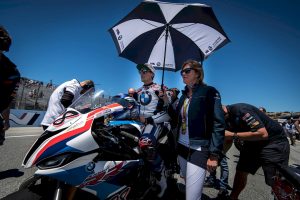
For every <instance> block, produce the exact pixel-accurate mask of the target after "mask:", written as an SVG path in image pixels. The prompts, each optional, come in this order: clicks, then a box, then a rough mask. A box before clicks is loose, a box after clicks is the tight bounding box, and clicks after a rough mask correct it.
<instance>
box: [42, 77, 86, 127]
mask: <svg viewBox="0 0 300 200" xmlns="http://www.w3.org/2000/svg"><path fill="white" fill-rule="evenodd" d="M64 90H66V91H69V92H71V93H72V94H73V95H74V98H73V101H72V102H74V101H75V100H76V99H78V97H79V96H80V92H81V90H82V87H81V86H80V83H79V81H77V80H76V79H73V80H71V81H67V82H65V83H63V84H61V85H60V86H58V87H57V88H56V89H55V90H54V91H53V93H52V94H51V96H50V99H49V102H48V108H47V111H46V114H45V116H44V119H43V121H42V123H41V125H44V126H49V125H50V124H52V122H53V121H54V120H55V119H56V118H57V117H58V116H59V115H60V114H62V113H63V112H64V110H65V107H64V106H63V105H62V104H61V103H60V100H61V98H62V96H63V94H64Z"/></svg>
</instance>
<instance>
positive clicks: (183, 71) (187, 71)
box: [180, 68, 194, 75]
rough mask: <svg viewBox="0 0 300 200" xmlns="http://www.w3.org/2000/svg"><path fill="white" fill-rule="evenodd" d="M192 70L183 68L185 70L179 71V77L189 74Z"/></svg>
mask: <svg viewBox="0 0 300 200" xmlns="http://www.w3.org/2000/svg"><path fill="white" fill-rule="evenodd" d="M192 70H194V69H193V68H185V69H183V70H181V71H180V74H181V75H183V73H185V74H189V73H190V72H191V71H192Z"/></svg>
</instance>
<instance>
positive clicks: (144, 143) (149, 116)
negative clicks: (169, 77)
mask: <svg viewBox="0 0 300 200" xmlns="http://www.w3.org/2000/svg"><path fill="white" fill-rule="evenodd" d="M160 90H161V86H160V85H158V84H156V83H150V84H148V85H143V86H142V87H141V88H139V89H138V90H137V94H138V102H139V103H140V116H141V117H144V118H145V124H146V127H145V129H144V131H143V134H142V137H141V139H140V141H139V145H140V147H141V149H144V148H145V147H148V146H156V141H157V138H158V137H159V136H160V134H161V129H162V127H161V126H158V124H161V123H162V122H163V121H164V120H166V121H168V120H169V118H168V116H167V115H165V114H163V113H161V112H162V111H163V107H164V101H163V99H162V98H160V97H159V91H160ZM164 90H166V87H164Z"/></svg>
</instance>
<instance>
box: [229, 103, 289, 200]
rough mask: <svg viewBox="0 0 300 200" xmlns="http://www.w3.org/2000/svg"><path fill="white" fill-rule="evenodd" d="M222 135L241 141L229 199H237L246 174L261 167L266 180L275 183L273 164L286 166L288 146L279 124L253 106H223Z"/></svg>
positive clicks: (274, 165)
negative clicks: (224, 126)
mask: <svg viewBox="0 0 300 200" xmlns="http://www.w3.org/2000/svg"><path fill="white" fill-rule="evenodd" d="M223 111H224V116H225V121H226V126H227V127H226V131H225V137H227V138H233V139H236V138H238V139H240V140H242V141H244V143H243V146H242V148H241V150H240V158H239V161H238V164H237V167H236V173H235V177H234V182H233V188H232V192H231V194H230V199H238V197H239V194H240V193H241V192H242V191H243V189H244V188H245V186H246V184H247V176H248V174H249V173H251V174H255V173H256V171H257V170H258V168H259V167H262V169H263V171H264V175H265V182H266V184H267V185H269V186H272V185H273V183H274V180H273V176H274V175H275V171H276V165H277V164H279V165H283V166H287V165H288V161H289V154H290V146H289V142H288V140H287V138H286V136H285V133H284V130H283V128H282V127H281V125H280V124H279V123H278V122H276V121H274V120H273V119H271V118H269V117H268V116H267V115H266V114H265V113H264V112H261V111H260V110H259V109H258V108H256V107H255V106H252V105H249V104H245V103H239V104H233V105H228V106H223Z"/></svg>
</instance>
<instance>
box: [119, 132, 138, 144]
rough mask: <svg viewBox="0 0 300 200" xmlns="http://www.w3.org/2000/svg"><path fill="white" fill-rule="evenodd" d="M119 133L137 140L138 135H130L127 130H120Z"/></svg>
mask: <svg viewBox="0 0 300 200" xmlns="http://www.w3.org/2000/svg"><path fill="white" fill-rule="evenodd" d="M120 134H121V135H123V136H125V137H128V138H130V139H132V140H133V141H135V142H138V141H139V138H138V137H136V136H134V135H132V134H130V133H128V132H125V131H120Z"/></svg>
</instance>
